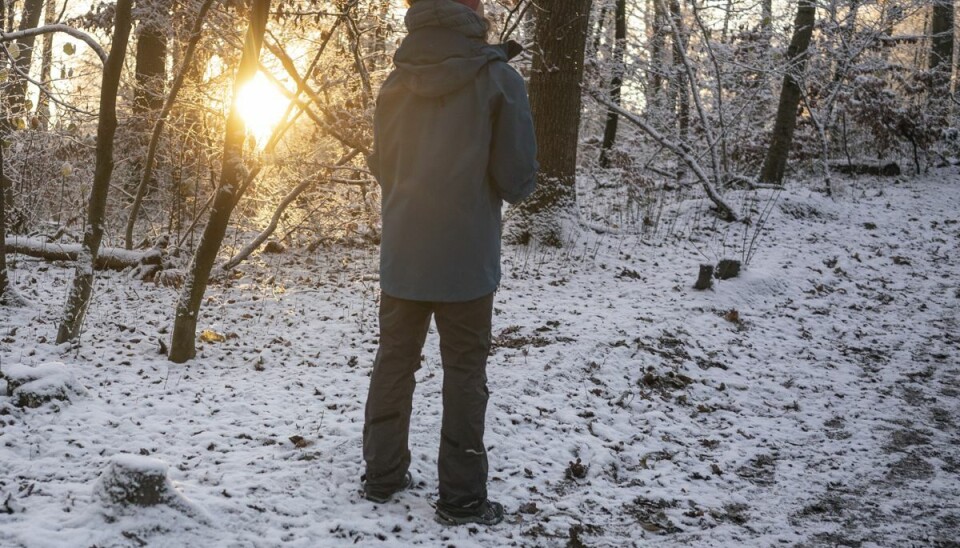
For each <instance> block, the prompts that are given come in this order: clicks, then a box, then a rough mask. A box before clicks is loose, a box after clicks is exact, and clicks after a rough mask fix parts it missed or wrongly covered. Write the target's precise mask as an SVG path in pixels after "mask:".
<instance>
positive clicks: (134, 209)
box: [124, 0, 213, 249]
mask: <svg viewBox="0 0 960 548" xmlns="http://www.w3.org/2000/svg"><path fill="white" fill-rule="evenodd" d="M212 4H213V0H204V2H203V4H202V5H201V6H200V11H199V12H198V13H197V16H196V18H195V19H194V22H193V27H192V28H191V29H190V37H189V38H188V42H187V50H186V53H184V55H183V64H182V65H181V67H180V70H179V72H177V76H176V77H175V78H174V79H173V83H172V84H171V85H170V93H169V95H167V97H166V99H164V101H163V108H162V109H161V110H160V114H158V115H157V119H156V120H155V121H154V123H153V131H152V132H151V134H150V142H149V143H148V144H147V158H146V160H145V161H144V166H143V172H142V173H141V174H140V184H138V185H137V191H136V193H135V195H134V197H133V205H131V206H130V216H129V217H128V218H127V228H126V231H125V232H124V247H125V248H127V249H133V229H134V227H135V226H136V223H137V216H138V215H139V214H140V205H141V204H142V203H143V197H144V196H145V195H146V193H147V186H148V185H149V184H150V180H151V179H152V178H153V165H154V163H155V161H156V158H157V150H158V149H159V147H160V135H161V134H162V133H163V126H164V125H165V123H166V120H167V116H168V115H169V114H170V111H171V110H172V109H173V105H174V102H175V101H176V100H177V95H178V94H179V93H180V88H181V87H183V82H184V80H185V79H186V78H187V74H189V73H190V70H191V68H190V67H191V63H192V62H193V55H194V52H196V50H197V43H198V42H199V41H200V34H201V33H200V29H201V28H202V27H203V21H204V19H206V17H207V12H208V11H209V10H210V6H211V5H212ZM138 53H139V52H138Z"/></svg>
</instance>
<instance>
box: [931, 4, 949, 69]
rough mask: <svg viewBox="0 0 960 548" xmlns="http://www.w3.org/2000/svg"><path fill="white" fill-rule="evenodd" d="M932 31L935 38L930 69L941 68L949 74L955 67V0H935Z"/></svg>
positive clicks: (932, 41) (932, 40) (932, 45)
mask: <svg viewBox="0 0 960 548" xmlns="http://www.w3.org/2000/svg"><path fill="white" fill-rule="evenodd" d="M930 32H931V34H932V35H933V38H932V39H931V40H930V60H929V65H928V66H929V67H930V70H935V69H940V70H942V71H943V72H945V73H946V74H947V75H949V74H950V69H951V68H952V67H953V0H933V20H932V22H931V26H930ZM948 80H949V79H948Z"/></svg>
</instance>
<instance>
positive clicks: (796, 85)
mask: <svg viewBox="0 0 960 548" xmlns="http://www.w3.org/2000/svg"><path fill="white" fill-rule="evenodd" d="M816 10H817V8H816V4H815V3H814V1H813V0H800V4H799V5H798V6H797V16H796V18H795V19H794V22H793V37H792V38H791V39H790V47H789V48H787V62H788V63H789V64H788V65H787V68H786V70H785V71H784V75H783V87H782V88H781V90H780V104H779V105H778V106H777V117H776V120H774V124H773V135H772V137H771V141H770V148H769V149H768V150H767V156H766V159H765V160H764V162H763V168H762V169H761V170H760V182H761V183H770V184H780V183H781V182H782V181H783V174H784V171H785V170H786V168H787V156H788V155H789V154H790V145H791V144H792V143H793V131H794V129H796V127H797V107H798V106H799V105H800V80H801V78H802V76H803V72H804V69H805V68H806V65H807V48H808V47H809V46H810V37H811V36H812V35H813V24H814V19H815V16H816Z"/></svg>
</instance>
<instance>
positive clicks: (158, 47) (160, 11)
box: [133, 0, 170, 113]
mask: <svg viewBox="0 0 960 548" xmlns="http://www.w3.org/2000/svg"><path fill="white" fill-rule="evenodd" d="M137 12H138V15H139V17H138V24H137V59H136V61H137V68H136V81H137V85H136V87H135V88H134V91H133V110H134V112H137V113H144V112H150V111H154V110H157V109H159V108H160V107H161V106H163V96H164V93H163V88H164V85H165V84H166V81H167V70H166V69H167V28H168V27H169V24H170V17H169V13H168V11H167V7H166V2H165V1H162V0H161V1H156V0H151V1H148V2H142V1H141V2H139V5H138V6H137Z"/></svg>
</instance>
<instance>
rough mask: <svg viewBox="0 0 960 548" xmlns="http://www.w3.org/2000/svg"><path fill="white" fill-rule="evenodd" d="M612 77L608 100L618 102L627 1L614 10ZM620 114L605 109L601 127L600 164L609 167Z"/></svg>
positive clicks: (619, 0) (625, 33)
mask: <svg viewBox="0 0 960 548" xmlns="http://www.w3.org/2000/svg"><path fill="white" fill-rule="evenodd" d="M614 40H616V42H615V43H614V45H613V62H614V66H613V77H612V78H611V79H610V100H611V101H613V102H614V103H616V104H618V105H619V104H620V91H621V89H622V88H623V74H624V71H625V68H626V67H625V66H624V61H625V60H624V56H625V51H626V43H627V2H626V0H617V4H616V6H615V10H614ZM619 122H620V116H619V114H617V112H616V111H613V110H608V111H607V122H606V124H605V125H604V128H603V144H602V145H601V146H600V166H601V167H610V158H609V154H610V149H611V148H613V144H614V142H616V140H617V124H618V123H619Z"/></svg>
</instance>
